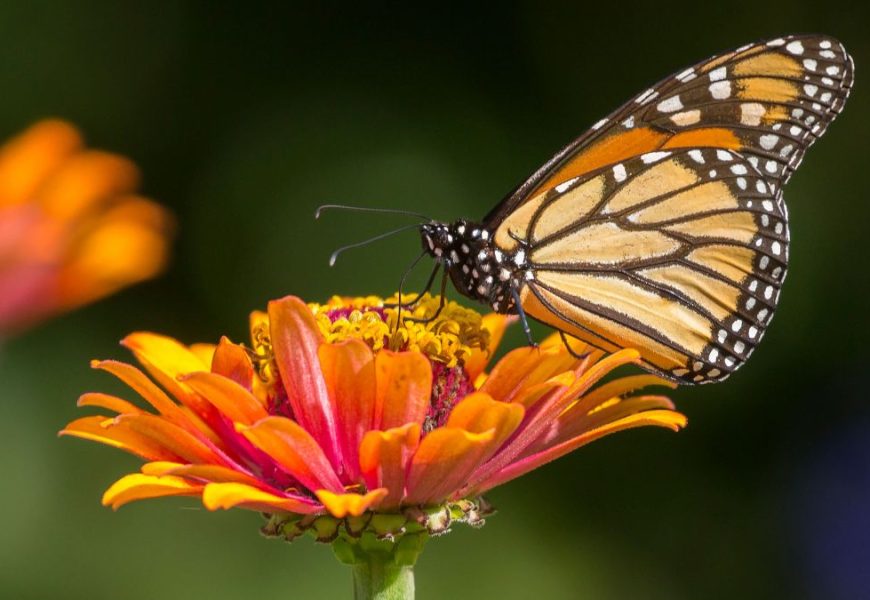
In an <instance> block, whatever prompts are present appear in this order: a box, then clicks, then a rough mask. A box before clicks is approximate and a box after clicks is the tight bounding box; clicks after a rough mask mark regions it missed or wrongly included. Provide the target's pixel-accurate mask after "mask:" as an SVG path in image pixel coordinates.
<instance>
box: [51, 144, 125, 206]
mask: <svg viewBox="0 0 870 600" xmlns="http://www.w3.org/2000/svg"><path fill="white" fill-rule="evenodd" d="M138 183H139V170H138V169H137V168H136V165H134V164H133V163H132V162H131V161H129V160H128V159H126V158H124V157H122V156H118V155H116V154H110V153H108V152H102V151H99V150H87V151H84V152H79V153H78V154H76V155H75V156H73V157H70V159H69V160H67V161H65V162H64V164H63V165H62V166H61V168H60V169H58V170H57V171H55V172H54V173H53V174H52V177H51V178H50V179H49V180H48V181H46V183H45V185H43V186H42V187H41V188H40V189H39V197H40V202H41V204H42V206H43V207H44V209H45V211H46V213H48V214H50V215H52V216H54V217H56V218H58V219H61V220H68V219H75V218H78V217H81V216H83V215H84V214H85V213H87V212H89V211H91V210H93V209H94V208H95V207H97V206H98V205H100V204H102V203H105V202H106V201H108V200H110V199H112V198H114V197H116V196H118V195H120V194H125V193H127V192H131V191H133V189H134V188H135V187H136V186H137V185H138Z"/></svg>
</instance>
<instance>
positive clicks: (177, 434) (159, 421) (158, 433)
mask: <svg viewBox="0 0 870 600" xmlns="http://www.w3.org/2000/svg"><path fill="white" fill-rule="evenodd" d="M116 420H117V422H118V423H122V424H124V425H125V426H127V427H129V428H130V429H132V430H133V431H135V432H137V433H140V434H142V435H144V436H145V437H147V438H150V439H152V440H153V441H154V442H156V443H157V444H159V445H161V446H163V447H164V448H166V449H167V450H169V451H170V452H172V453H173V454H175V455H177V456H180V457H181V458H183V459H184V460H185V461H186V462H190V463H212V464H225V463H226V459H225V458H224V457H223V456H221V455H219V454H218V453H217V452H216V451H215V449H214V448H213V447H212V446H211V444H210V443H207V442H205V441H203V440H202V439H200V438H199V437H196V436H194V435H193V434H191V433H190V432H188V431H187V430H185V429H182V428H181V427H179V426H178V425H176V424H174V423H172V422H170V421H168V420H166V419H164V418H162V417H157V416H154V415H149V414H140V415H121V416H119V417H116Z"/></svg>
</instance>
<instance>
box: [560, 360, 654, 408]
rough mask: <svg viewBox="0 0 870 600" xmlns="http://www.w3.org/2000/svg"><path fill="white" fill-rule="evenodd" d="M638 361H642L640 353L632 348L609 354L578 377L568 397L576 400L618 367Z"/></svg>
mask: <svg viewBox="0 0 870 600" xmlns="http://www.w3.org/2000/svg"><path fill="white" fill-rule="evenodd" d="M638 361H640V353H639V352H638V351H637V350H634V349H632V348H626V349H623V350H619V351H617V352H614V353H613V354H609V355H607V356H606V357H604V358H603V359H601V360H599V361H598V362H597V363H595V364H593V365H591V366H590V367H589V368H588V369H586V370H585V371H584V372H583V374H582V375H580V376H579V377H577V381H575V382H574V385H573V386H571V389H570V391H569V392H568V395H569V396H573V397H575V398H576V397H577V396H579V395H580V394H584V393H586V390H588V389H589V388H590V387H592V386H593V385H594V384H596V383H597V382H598V381H599V380H600V379H601V378H602V377H604V376H605V375H607V374H608V373H610V372H611V371H613V370H614V369H616V368H617V367H621V366H623V365H627V364H631V363H637V362H638Z"/></svg>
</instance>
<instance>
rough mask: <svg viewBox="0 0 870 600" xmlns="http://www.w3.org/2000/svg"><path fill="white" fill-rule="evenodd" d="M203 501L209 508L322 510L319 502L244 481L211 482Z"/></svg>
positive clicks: (268, 511) (308, 511) (270, 511)
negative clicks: (297, 497) (279, 494)
mask: <svg viewBox="0 0 870 600" xmlns="http://www.w3.org/2000/svg"><path fill="white" fill-rule="evenodd" d="M202 503H203V505H204V506H205V507H206V508H207V509H209V510H217V509H219V508H223V509H229V508H233V507H236V506H238V507H241V508H247V509H249V510H256V511H260V512H266V513H274V512H288V513H297V514H303V515H305V514H313V513H316V512H320V511H321V510H322V507H321V506H320V505H319V504H313V503H309V502H307V501H303V500H302V499H296V498H287V497H284V496H276V495H275V494H270V493H269V492H265V491H263V490H261V489H258V488H255V487H251V486H249V485H245V484H243V483H209V484H207V485H206V486H205V489H204V490H203V491H202Z"/></svg>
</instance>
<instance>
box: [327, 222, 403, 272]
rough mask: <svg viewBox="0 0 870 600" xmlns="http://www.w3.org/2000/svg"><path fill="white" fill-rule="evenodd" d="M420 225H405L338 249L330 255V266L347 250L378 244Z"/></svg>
mask: <svg viewBox="0 0 870 600" xmlns="http://www.w3.org/2000/svg"><path fill="white" fill-rule="evenodd" d="M419 227H420V225H419V224H417V223H414V224H412V225H404V226H403V227H399V228H398V229H393V230H392V231H387V232H386V233H381V234H379V235H376V236H374V237H370V238H369V239H367V240H363V241H361V242H355V243H353V244H348V245H347V246H342V247H341V248H338V249H337V250H336V251H335V252H333V253H332V254H330V255H329V266H330V267H332V266H334V265H335V261H336V259H337V258H338V255H339V254H341V253H342V252H344V251H345V250H350V249H351V248H359V247H360V246H367V245H368V244H371V243H372V242H377V241H379V240H382V239H384V238H387V237H390V236H391V235H396V234H397V233H402V232H403V231H408V230H409V229H419Z"/></svg>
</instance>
